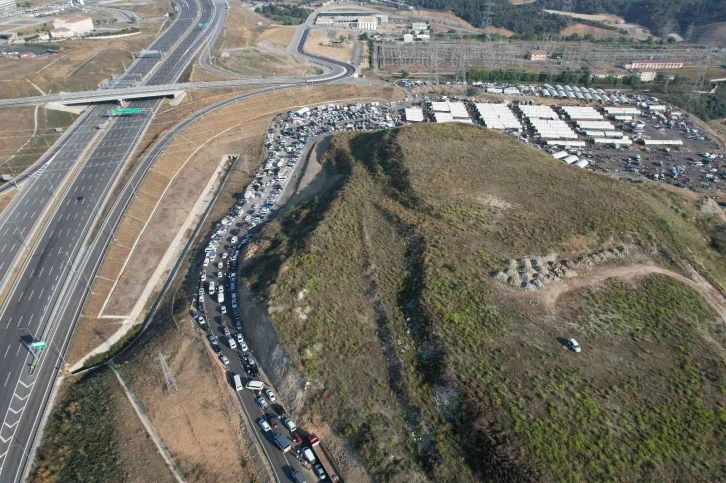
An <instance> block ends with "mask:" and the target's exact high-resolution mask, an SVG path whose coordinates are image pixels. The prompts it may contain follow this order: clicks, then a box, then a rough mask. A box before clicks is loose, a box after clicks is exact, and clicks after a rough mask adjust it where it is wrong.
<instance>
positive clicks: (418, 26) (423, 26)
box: [411, 22, 429, 32]
mask: <svg viewBox="0 0 726 483" xmlns="http://www.w3.org/2000/svg"><path fill="white" fill-rule="evenodd" d="M428 29H429V24H427V23H426V22H412V23H411V30H415V31H416V32H425V31H426V30H428Z"/></svg>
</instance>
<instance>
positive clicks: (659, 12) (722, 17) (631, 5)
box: [413, 0, 726, 36]
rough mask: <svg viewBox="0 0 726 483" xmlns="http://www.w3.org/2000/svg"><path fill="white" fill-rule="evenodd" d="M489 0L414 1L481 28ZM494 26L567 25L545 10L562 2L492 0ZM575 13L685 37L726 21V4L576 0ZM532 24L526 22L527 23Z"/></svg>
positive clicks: (717, 0)
mask: <svg viewBox="0 0 726 483" xmlns="http://www.w3.org/2000/svg"><path fill="white" fill-rule="evenodd" d="M486 1H487V0H413V3H414V4H415V5H418V6H420V7H423V8H430V9H436V10H442V9H443V10H452V11H454V12H455V13H456V14H457V15H459V16H460V17H462V18H463V19H465V20H467V21H468V22H471V23H473V24H475V25H476V24H479V22H480V21H481V16H482V12H484V10H485V4H486ZM492 2H493V4H494V8H493V13H494V25H496V26H500V27H506V28H508V29H509V30H513V31H515V32H517V33H519V34H522V35H527V34H528V33H530V32H533V31H537V30H538V31H541V30H542V28H545V29H546V31H547V32H559V31H560V30H562V29H563V28H564V27H566V26H567V25H566V22H567V21H566V20H563V19H560V20H559V21H560V22H565V24H563V25H560V26H559V28H554V27H555V25H554V24H553V23H552V22H556V19H555V18H552V17H551V16H550V15H549V14H543V13H542V11H541V10H542V9H552V10H559V9H561V7H562V0H537V1H536V2H534V3H526V4H520V3H521V2H514V3H517V5H514V4H513V2H510V0H492ZM572 3H573V11H574V12H576V13H584V14H605V13H607V14H613V15H617V16H619V17H622V18H624V19H625V21H626V22H629V23H634V24H639V25H642V26H643V27H646V28H648V29H649V30H651V31H652V32H653V33H654V34H655V35H658V36H664V35H666V34H668V33H671V32H676V33H679V34H682V35H684V34H685V33H686V32H687V31H688V29H689V27H690V26H691V24H694V25H695V26H696V27H698V26H701V25H706V24H710V23H715V22H724V21H726V0H573V2H572ZM525 19H526V20H528V21H529V23H527V22H526V20H525Z"/></svg>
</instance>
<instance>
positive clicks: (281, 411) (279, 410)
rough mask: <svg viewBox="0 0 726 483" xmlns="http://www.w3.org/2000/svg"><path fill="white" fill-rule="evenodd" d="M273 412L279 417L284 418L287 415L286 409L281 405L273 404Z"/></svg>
mask: <svg viewBox="0 0 726 483" xmlns="http://www.w3.org/2000/svg"><path fill="white" fill-rule="evenodd" d="M272 410H273V411H275V412H276V413H277V415H278V416H284V415H285V408H284V407H282V405H281V404H273V405H272Z"/></svg>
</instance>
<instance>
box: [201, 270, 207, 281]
mask: <svg viewBox="0 0 726 483" xmlns="http://www.w3.org/2000/svg"><path fill="white" fill-rule="evenodd" d="M206 281H207V272H202V282H206Z"/></svg>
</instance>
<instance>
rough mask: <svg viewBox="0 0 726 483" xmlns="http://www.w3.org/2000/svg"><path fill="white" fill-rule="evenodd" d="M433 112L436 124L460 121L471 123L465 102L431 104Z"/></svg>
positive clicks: (435, 102)
mask: <svg viewBox="0 0 726 483" xmlns="http://www.w3.org/2000/svg"><path fill="white" fill-rule="evenodd" d="M431 110H433V111H434V118H435V119H436V122H451V121H459V122H466V123H471V118H470V117H469V112H468V111H467V110H466V105H465V104H464V103H463V102H448V101H443V102H437V101H433V102H432V103H431ZM449 118H450V119H449ZM439 119H442V120H439Z"/></svg>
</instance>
